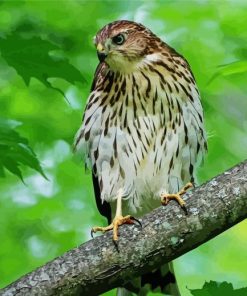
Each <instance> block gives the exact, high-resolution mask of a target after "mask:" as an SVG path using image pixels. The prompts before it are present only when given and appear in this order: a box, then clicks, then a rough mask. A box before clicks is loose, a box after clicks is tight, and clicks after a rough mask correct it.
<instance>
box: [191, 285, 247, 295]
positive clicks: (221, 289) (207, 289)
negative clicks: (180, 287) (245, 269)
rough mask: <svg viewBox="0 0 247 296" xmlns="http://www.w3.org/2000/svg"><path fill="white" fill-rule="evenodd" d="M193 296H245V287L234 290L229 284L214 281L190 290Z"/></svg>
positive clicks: (246, 291)
mask: <svg viewBox="0 0 247 296" xmlns="http://www.w3.org/2000/svg"><path fill="white" fill-rule="evenodd" d="M189 291H190V293H191V294H192V295H193V296H219V295H224V296H244V295H247V287H246V288H241V289H236V290H234V288H233V285H232V284H231V283H227V282H222V283H217V282H214V281H210V282H209V283H208V282H205V284H204V285H203V287H202V288H201V289H195V290H190V289H189Z"/></svg>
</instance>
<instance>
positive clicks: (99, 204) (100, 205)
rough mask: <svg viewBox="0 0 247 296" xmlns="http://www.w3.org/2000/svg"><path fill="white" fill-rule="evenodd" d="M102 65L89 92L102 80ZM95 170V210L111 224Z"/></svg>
mask: <svg viewBox="0 0 247 296" xmlns="http://www.w3.org/2000/svg"><path fill="white" fill-rule="evenodd" d="M105 66H106V65H105V64H104V63H99V65H98V66H97V68H96V71H95V74H94V79H93V83H92V86H91V92H92V91H94V90H95V87H96V85H97V82H98V80H99V79H103V78H104V69H105ZM95 170H96V168H94V171H93V173H92V178H93V188H94V196H95V200H96V204H97V208H98V210H99V212H100V214H101V215H102V216H105V217H106V218H107V221H108V224H110V223H111V207H110V204H109V203H108V202H106V201H104V202H103V203H102V199H101V196H100V186H99V180H98V177H97V171H95Z"/></svg>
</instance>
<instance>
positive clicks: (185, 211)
mask: <svg viewBox="0 0 247 296" xmlns="http://www.w3.org/2000/svg"><path fill="white" fill-rule="evenodd" d="M181 208H182V209H183V210H184V213H185V215H188V214H189V213H188V210H187V208H186V206H185V205H183V206H181Z"/></svg>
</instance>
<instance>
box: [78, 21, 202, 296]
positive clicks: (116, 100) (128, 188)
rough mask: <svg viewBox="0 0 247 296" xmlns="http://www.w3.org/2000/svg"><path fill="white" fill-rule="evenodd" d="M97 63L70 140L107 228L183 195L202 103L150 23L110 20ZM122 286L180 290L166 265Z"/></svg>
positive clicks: (193, 163) (195, 152) (190, 180)
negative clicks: (88, 176)
mask: <svg viewBox="0 0 247 296" xmlns="http://www.w3.org/2000/svg"><path fill="white" fill-rule="evenodd" d="M94 45H95V47H96V50H97V55H98V59H99V64H98V66H97V68H96V71H95V75H94V79H93V82H92V86H91V92H90V94H89V97H88V100H87V103H86V107H85V111H84V114H83V119H82V124H81V126H80V128H79V130H78V132H77V134H76V136H75V142H74V147H75V150H76V151H77V153H79V154H80V155H81V156H82V157H83V159H84V161H85V164H86V167H87V168H90V169H91V171H92V179H93V185H94V193H95V199H96V203H97V207H98V210H99V212H100V214H102V215H103V216H105V217H106V218H107V220H108V224H109V225H108V226H106V227H99V226H96V227H93V228H92V233H95V232H98V231H101V232H105V231H109V230H113V242H115V244H116V246H117V245H118V240H119V237H118V228H119V226H120V225H123V224H132V223H134V222H135V220H136V221H137V222H139V220H138V218H140V217H142V216H143V215H144V214H146V213H149V212H150V211H152V210H153V209H155V208H157V207H158V206H160V205H161V204H163V205H167V204H168V203H169V201H170V200H172V199H174V200H175V201H176V202H177V203H178V204H179V205H180V206H181V207H182V208H183V209H184V210H186V205H185V202H184V200H183V199H182V195H183V194H184V193H185V192H186V190H188V188H190V187H191V186H192V184H194V182H195V177H196V176H195V171H196V168H197V167H198V165H199V164H200V163H201V162H202V160H203V159H204V157H205V154H206V152H207V137H206V131H205V125H204V115H203V108H202V104H201V100H200V93H199V90H198V88H197V85H196V81H195V77H194V75H193V73H192V71H191V68H190V65H189V63H188V62H187V60H186V59H185V58H184V57H183V56H182V55H181V54H179V53H178V52H177V51H176V50H175V49H173V48H172V47H171V46H169V45H168V44H167V43H165V42H164V41H162V40H161V39H160V38H159V37H158V36H157V35H155V34H154V33H153V32H152V31H151V30H150V29H148V28H147V27H145V26H144V25H142V24H140V23H136V22H134V21H128V20H117V21H113V22H111V23H109V24H107V25H105V26H104V27H103V28H101V29H100V30H99V31H98V32H97V34H96V36H95V37H94ZM136 282H138V285H137V286H136V283H135V284H133V283H134V281H133V283H131V282H130V283H129V284H128V285H126V286H124V287H120V288H119V289H118V290H117V291H118V292H117V295H118V296H121V295H122V296H123V295H133V294H131V293H135V295H146V294H145V293H147V292H145V291H146V290H147V287H149V288H148V289H157V288H160V291H161V292H162V293H170V294H171V295H180V292H179V289H178V287H177V285H176V278H175V275H174V271H173V267H172V265H171V264H169V265H167V264H166V265H164V266H162V267H161V268H160V269H157V270H153V271H152V272H150V273H148V274H146V275H143V276H142V277H140V278H139V279H138V280H136Z"/></svg>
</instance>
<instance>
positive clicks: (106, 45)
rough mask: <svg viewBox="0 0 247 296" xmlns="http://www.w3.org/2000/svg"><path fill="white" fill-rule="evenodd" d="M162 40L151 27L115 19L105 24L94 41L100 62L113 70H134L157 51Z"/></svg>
mask: <svg viewBox="0 0 247 296" xmlns="http://www.w3.org/2000/svg"><path fill="white" fill-rule="evenodd" d="M160 42H161V40H160V39H159V38H158V37H157V36H156V35H154V34H153V33H152V32H151V31H150V30H149V29H147V28H146V27H144V26H143V25H141V24H138V23H135V22H131V21H115V22H112V23H110V24H108V25H106V26H104V27H103V28H102V29H101V30H100V31H99V32H98V33H97V35H96V36H95V38H94V43H95V46H96V49H97V54H98V58H99V60H100V62H105V63H106V64H108V66H109V67H110V68H111V70H113V71H119V72H127V73H128V72H132V71H134V70H135V69H136V67H137V66H138V65H140V64H141V63H142V60H143V59H144V58H145V57H146V56H147V55H148V54H152V53H154V52H155V51H158V45H159V43H160Z"/></svg>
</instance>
